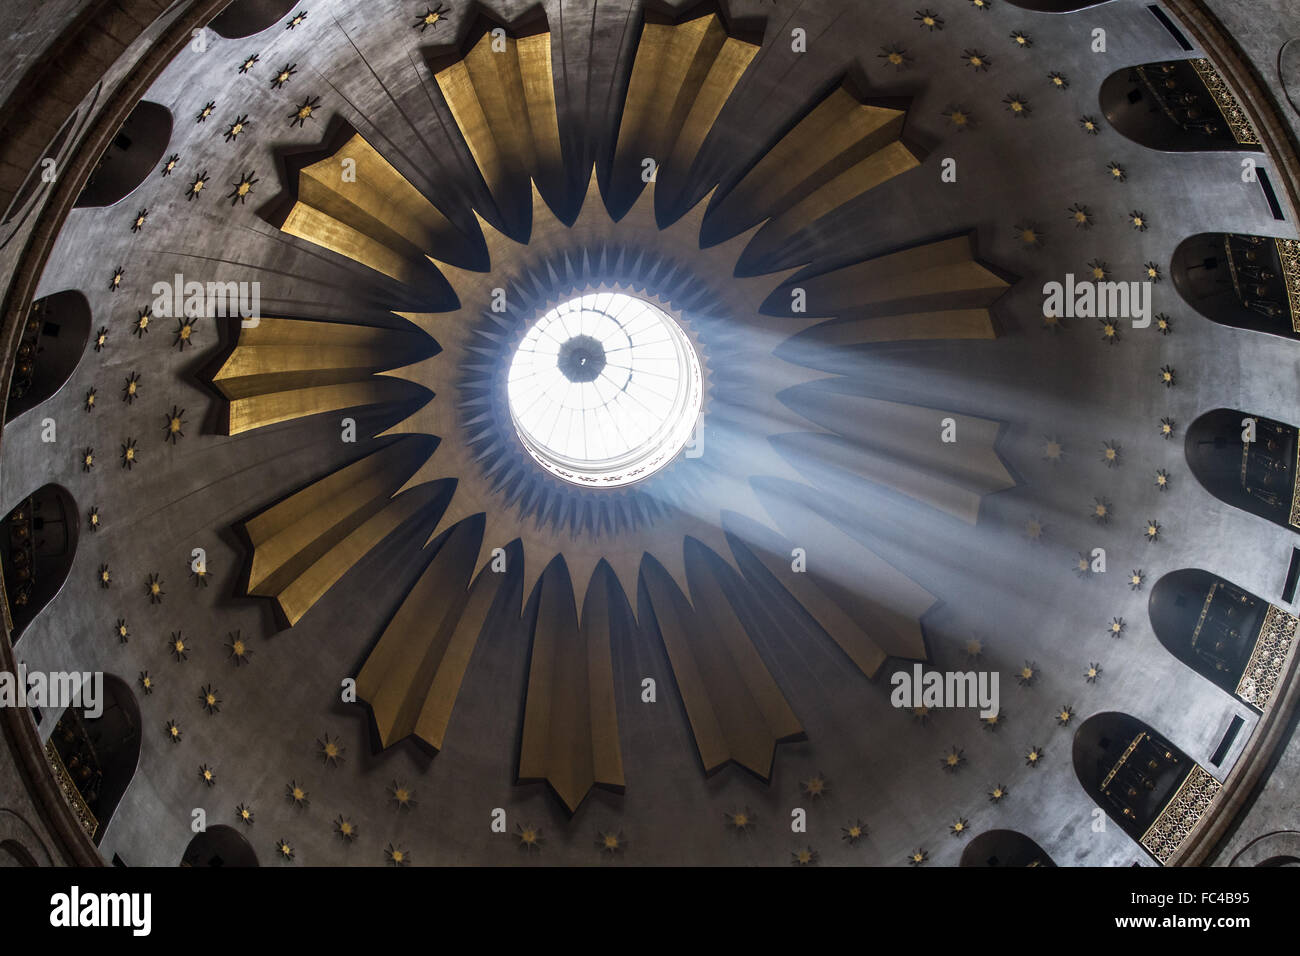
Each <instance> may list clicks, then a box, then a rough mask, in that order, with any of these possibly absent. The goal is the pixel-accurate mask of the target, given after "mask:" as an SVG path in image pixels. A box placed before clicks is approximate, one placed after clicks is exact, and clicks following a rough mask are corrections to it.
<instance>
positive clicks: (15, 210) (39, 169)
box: [0, 110, 81, 226]
mask: <svg viewBox="0 0 1300 956" xmlns="http://www.w3.org/2000/svg"><path fill="white" fill-rule="evenodd" d="M80 115H81V111H80V110H75V111H74V112H73V114H72V115H71V116H69V117H68V118H67V119H66V120H64V121H63V125H62V126H60V127H59V131H58V132H57V133H55V134H54V139H52V140H50V145H48V146H46V147H45V152H44V153H42V154H41V161H40V162H39V163H37V164H36V165H35V166H33V167H32V168H31V171H30V172H28V173H27V178H26V179H24V180H23V184H22V185H21V186H19V187H18V192H17V193H15V194H14V198H13V200H12V201H11V202H10V203H9V208H8V209H6V210H5V215H4V221H3V222H2V223H0V225H5V226H7V225H9V223H11V222H13V220H14V217H15V216H17V215H18V214H19V213H20V212H22V211H23V207H25V206H26V205H27V203H28V202H29V201H30V200H31V198H32V197H33V196H35V195H36V191H37V190H38V189H39V188H40V187H41V186H42V185H43V184H44V183H45V179H44V178H43V177H44V173H45V169H46V167H45V160H47V159H58V156H59V153H61V152H63V144H64V143H65V142H67V139H68V134H69V133H71V132H72V128H73V127H74V126H75V125H76V123H77V117H78V116H80Z"/></svg>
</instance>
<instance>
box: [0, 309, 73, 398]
mask: <svg viewBox="0 0 1300 956" xmlns="http://www.w3.org/2000/svg"><path fill="white" fill-rule="evenodd" d="M89 339H90V303H89V302H87V301H86V297H85V296H84V295H82V294H81V293H80V292H76V291H73V290H67V291H65V292H56V293H55V294H54V295H47V296H46V297H45V298H43V299H37V300H36V301H35V302H33V303H32V307H31V311H30V312H29V313H28V315H27V325H26V327H25V328H24V329H23V334H22V337H21V338H19V340H18V352H17V354H16V355H15V356H14V370H13V377H12V378H11V379H10V381H9V400H8V401H7V402H6V403H5V421H6V422H11V421H13V420H14V419H15V418H17V417H18V416H19V415H21V414H22V413H23V412H26V411H30V410H31V409H33V408H35V407H36V406H37V405H39V404H40V403H41V402H43V401H45V400H46V399H48V398H51V397H52V396H53V395H54V393H55V392H57V391H58V390H59V389H61V388H62V387H63V386H64V384H65V383H66V382H67V381H68V379H69V378H70V377H71V376H72V372H73V370H74V369H76V367H77V363H78V362H80V361H81V356H82V355H84V354H85V351H86V342H87V341H89Z"/></svg>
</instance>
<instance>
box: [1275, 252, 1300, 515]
mask: <svg viewBox="0 0 1300 956" xmlns="http://www.w3.org/2000/svg"><path fill="white" fill-rule="evenodd" d="M1273 241H1274V242H1276V243H1277V258H1278V260H1279V261H1280V262H1281V263H1282V281H1283V282H1285V283H1286V299H1287V304H1288V305H1289V306H1291V331H1293V332H1300V239H1274V240H1273ZM1293 520H1294V519H1293Z"/></svg>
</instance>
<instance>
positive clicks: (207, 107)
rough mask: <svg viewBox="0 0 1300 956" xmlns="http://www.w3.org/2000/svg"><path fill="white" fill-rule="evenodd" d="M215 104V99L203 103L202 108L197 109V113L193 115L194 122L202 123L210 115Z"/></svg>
mask: <svg viewBox="0 0 1300 956" xmlns="http://www.w3.org/2000/svg"><path fill="white" fill-rule="evenodd" d="M216 106H217V103H216V100H209V101H208V102H206V103H204V104H203V109H201V110H199V115H198V116H196V117H194V121H195V122H196V123H202V122H204V121H206V120H207V118H208V117H209V116H211V115H212V111H213V110H214V109H215V108H216Z"/></svg>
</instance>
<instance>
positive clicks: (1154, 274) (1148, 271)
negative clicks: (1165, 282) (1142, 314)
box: [1142, 262, 1164, 327]
mask: <svg viewBox="0 0 1300 956" xmlns="http://www.w3.org/2000/svg"><path fill="white" fill-rule="evenodd" d="M1142 274H1143V275H1144V276H1146V279H1147V281H1148V282H1159V281H1160V280H1161V279H1163V278H1164V274H1163V273H1162V272H1161V271H1160V266H1159V264H1157V263H1155V262H1144V263H1142ZM1163 314H1164V313H1161V315H1163ZM1157 318H1158V317H1157ZM1157 327H1158V326H1157Z"/></svg>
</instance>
